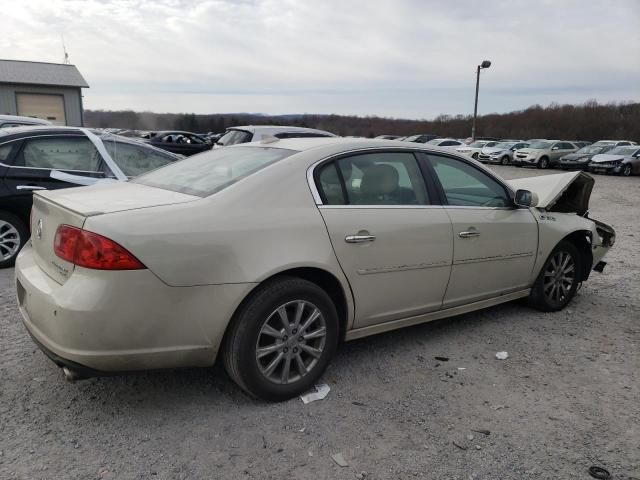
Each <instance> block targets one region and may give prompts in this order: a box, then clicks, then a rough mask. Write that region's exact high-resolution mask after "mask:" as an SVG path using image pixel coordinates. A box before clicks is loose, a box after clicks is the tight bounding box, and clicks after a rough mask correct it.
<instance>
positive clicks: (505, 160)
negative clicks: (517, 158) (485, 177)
mask: <svg viewBox="0 0 640 480" xmlns="http://www.w3.org/2000/svg"><path fill="white" fill-rule="evenodd" d="M500 163H501V164H502V165H509V156H508V155H505V156H504V157H502V159H501V160H500Z"/></svg>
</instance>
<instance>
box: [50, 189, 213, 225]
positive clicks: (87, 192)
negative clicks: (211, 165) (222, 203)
mask: <svg viewBox="0 0 640 480" xmlns="http://www.w3.org/2000/svg"><path fill="white" fill-rule="evenodd" d="M38 195H41V196H42V197H45V198H47V199H48V200H50V201H52V202H54V203H56V204H59V205H62V206H63V207H65V208H66V209H69V210H71V211H73V212H76V213H79V214H82V215H84V216H87V217H90V216H93V215H101V214H104V213H114V212H122V211H124V210H135V209H138V208H148V207H158V206H161V205H171V204H175V203H185V202H193V201H196V200H200V197H196V196H193V195H187V194H185V193H179V192H173V191H171V190H163V189H161V188H155V187H148V186H146V185H141V184H138V183H129V182H118V183H107V184H98V185H92V186H89V187H74V188H64V189H61V190H50V191H39V192H38Z"/></svg>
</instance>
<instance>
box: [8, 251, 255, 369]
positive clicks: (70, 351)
mask: <svg viewBox="0 0 640 480" xmlns="http://www.w3.org/2000/svg"><path fill="white" fill-rule="evenodd" d="M34 255H35V253H34V251H33V249H32V248H31V247H30V245H28V244H27V245H26V246H25V248H24V249H23V250H22V251H21V252H20V254H19V255H18V259H17V261H16V269H15V276H16V278H15V280H16V290H17V294H18V304H19V308H20V313H21V314H22V318H23V322H24V325H25V327H26V328H27V330H28V331H29V333H30V335H31V336H32V337H33V338H34V340H35V341H36V343H37V344H38V345H39V346H40V348H41V349H42V350H43V351H44V352H45V353H46V354H47V355H48V356H49V357H50V358H51V359H52V360H53V361H54V362H55V363H56V364H58V365H60V366H67V367H69V368H71V369H72V370H83V371H87V372H94V373H99V372H120V371H130V370H146V369H155V368H177V367H188V366H207V365H211V364H213V363H214V361H215V358H216V353H217V351H218V348H219V345H220V342H221V340H222V336H223V334H224V331H225V329H226V326H227V324H228V322H229V319H230V318H231V316H232V315H233V312H234V311H235V308H236V307H237V305H238V304H239V303H240V301H241V299H242V298H244V295H246V293H247V292H248V291H250V290H251V288H252V286H251V284H237V285H210V286H198V287H169V286H167V285H166V284H164V283H163V282H161V281H160V280H159V279H158V278H157V277H156V276H155V275H154V274H153V273H151V272H150V271H148V270H135V271H119V272H115V271H109V272H107V271H100V270H88V269H83V268H79V267H77V268H75V269H74V272H73V274H72V275H71V276H70V277H69V279H68V280H67V281H66V282H65V283H64V284H60V283H57V282H56V281H54V280H53V279H52V278H50V277H49V276H48V275H47V274H46V273H45V272H44V271H43V270H42V269H41V268H40V267H39V266H38V265H37V264H36V262H35V258H34Z"/></svg>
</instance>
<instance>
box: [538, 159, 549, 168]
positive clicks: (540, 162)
mask: <svg viewBox="0 0 640 480" xmlns="http://www.w3.org/2000/svg"><path fill="white" fill-rule="evenodd" d="M538 168H540V169H542V170H545V169H547V168H549V159H548V158H547V157H542V158H541V159H540V160H538Z"/></svg>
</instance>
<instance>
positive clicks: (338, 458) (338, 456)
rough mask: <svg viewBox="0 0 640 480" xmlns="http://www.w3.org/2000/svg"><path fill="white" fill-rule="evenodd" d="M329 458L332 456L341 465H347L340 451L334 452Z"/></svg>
mask: <svg viewBox="0 0 640 480" xmlns="http://www.w3.org/2000/svg"><path fill="white" fill-rule="evenodd" d="M331 458H333V461H334V462H336V463H337V464H338V465H340V466H341V467H348V466H349V464H348V463H347V461H346V460H345V459H344V456H343V455H342V454H341V453H334V454H333V455H331Z"/></svg>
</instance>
